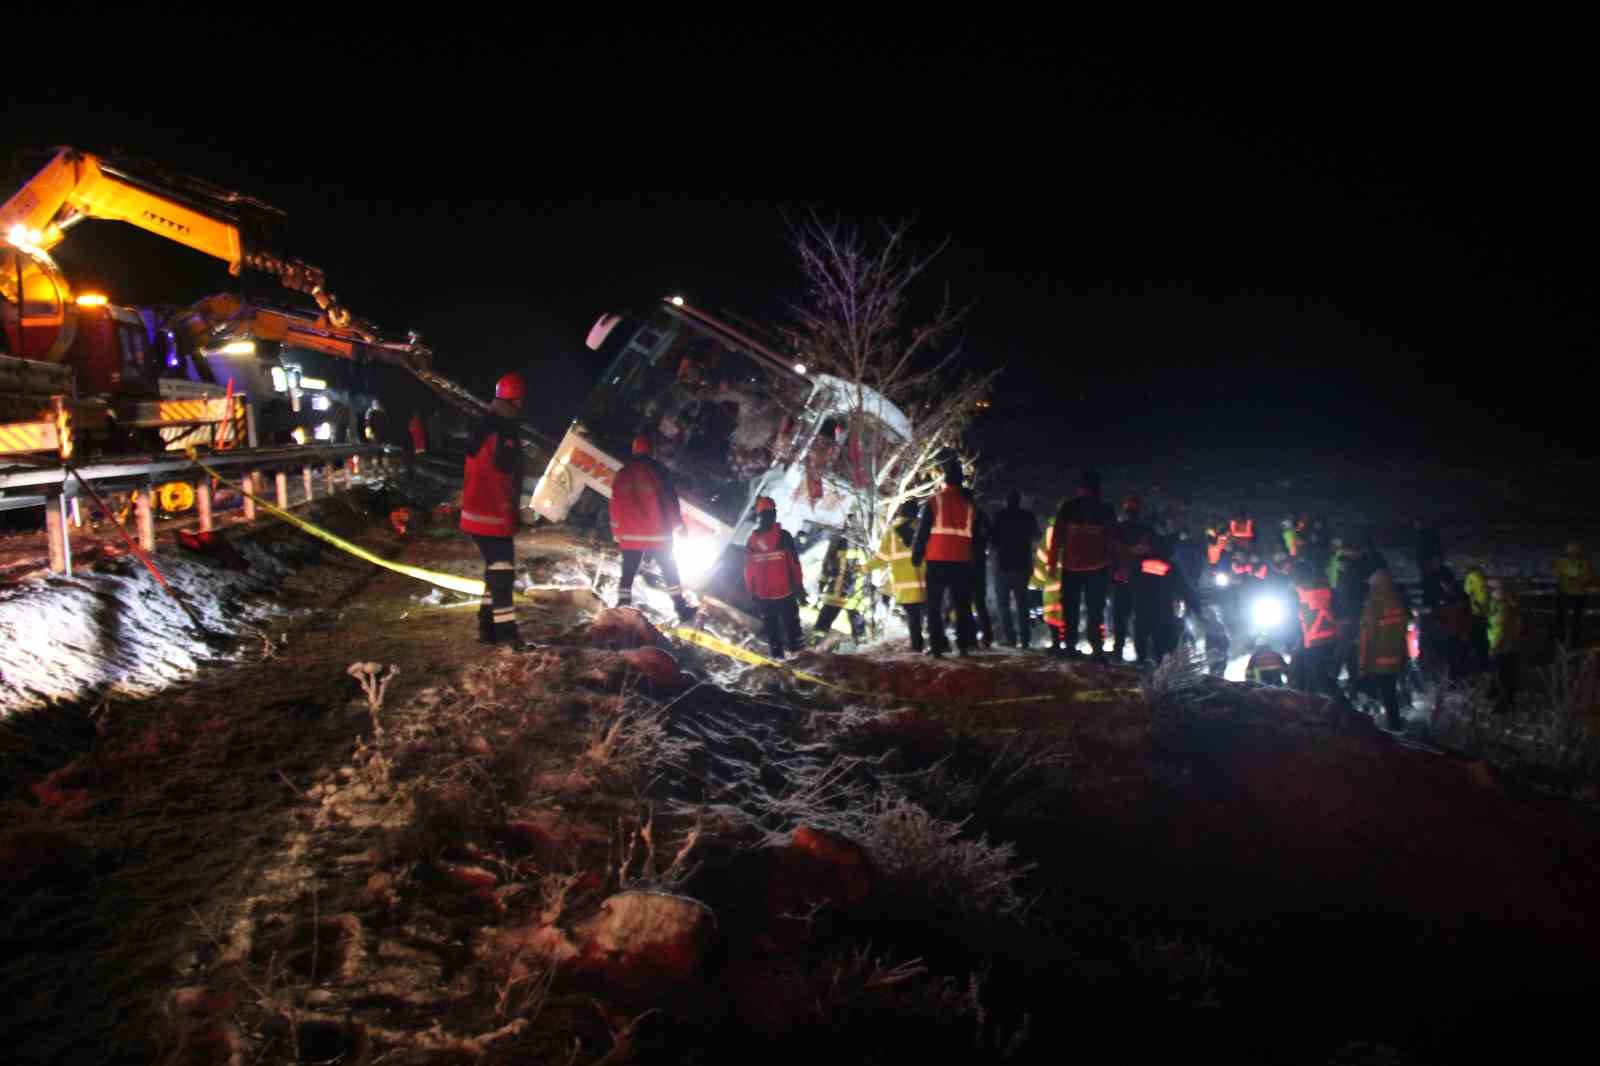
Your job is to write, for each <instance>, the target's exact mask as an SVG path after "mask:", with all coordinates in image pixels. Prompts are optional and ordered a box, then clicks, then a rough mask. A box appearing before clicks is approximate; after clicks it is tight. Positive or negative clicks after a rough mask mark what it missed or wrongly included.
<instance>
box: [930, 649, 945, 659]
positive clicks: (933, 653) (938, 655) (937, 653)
mask: <svg viewBox="0 0 1600 1066" xmlns="http://www.w3.org/2000/svg"><path fill="white" fill-rule="evenodd" d="M944 652H945V649H943V648H929V649H928V655H929V656H930V657H931V658H934V659H943V658H944Z"/></svg>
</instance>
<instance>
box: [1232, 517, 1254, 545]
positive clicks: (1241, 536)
mask: <svg viewBox="0 0 1600 1066" xmlns="http://www.w3.org/2000/svg"><path fill="white" fill-rule="evenodd" d="M1228 533H1229V535H1230V536H1232V537H1233V538H1234V539H1235V540H1255V539H1256V521H1255V519H1253V518H1245V519H1238V518H1234V519H1230V520H1229V521H1228Z"/></svg>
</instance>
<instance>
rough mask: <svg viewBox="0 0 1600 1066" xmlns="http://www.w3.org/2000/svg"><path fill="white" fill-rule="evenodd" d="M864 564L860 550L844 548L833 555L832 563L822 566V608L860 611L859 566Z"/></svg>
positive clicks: (861, 603) (863, 557)
mask: <svg viewBox="0 0 1600 1066" xmlns="http://www.w3.org/2000/svg"><path fill="white" fill-rule="evenodd" d="M864 562H866V557H865V554H864V553H863V552H862V551H861V549H860V548H844V549H841V550H840V551H838V552H836V553H835V554H834V557H833V559H832V561H830V562H827V563H824V564H823V577H822V604H823V606H825V607H842V608H844V609H845V610H847V611H859V610H861V608H862V606H863V602H862V596H861V564H862V563H864ZM830 567H831V570H830Z"/></svg>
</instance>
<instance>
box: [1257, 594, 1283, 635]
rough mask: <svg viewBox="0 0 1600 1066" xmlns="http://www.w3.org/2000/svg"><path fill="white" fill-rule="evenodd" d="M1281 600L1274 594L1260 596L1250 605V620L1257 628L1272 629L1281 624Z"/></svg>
mask: <svg viewBox="0 0 1600 1066" xmlns="http://www.w3.org/2000/svg"><path fill="white" fill-rule="evenodd" d="M1284 613H1285V612H1284V609H1283V601H1282V600H1280V599H1278V598H1277V597H1276V596H1260V597H1257V598H1256V601H1255V602H1254V603H1252V604H1251V605H1250V621H1251V623H1252V624H1253V625H1254V626H1255V627H1256V628H1257V629H1274V628H1276V627H1278V626H1280V625H1282V624H1283V619H1284Z"/></svg>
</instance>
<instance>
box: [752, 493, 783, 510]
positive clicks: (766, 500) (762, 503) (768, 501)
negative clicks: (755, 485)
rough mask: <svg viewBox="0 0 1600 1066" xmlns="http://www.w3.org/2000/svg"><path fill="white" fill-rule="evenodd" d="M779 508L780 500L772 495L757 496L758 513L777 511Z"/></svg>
mask: <svg viewBox="0 0 1600 1066" xmlns="http://www.w3.org/2000/svg"><path fill="white" fill-rule="evenodd" d="M777 510H778V501H777V500H774V499H773V498H772V497H771V496H757V497H756V514H760V513H761V512H762V511H772V512H774V513H776V512H777Z"/></svg>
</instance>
